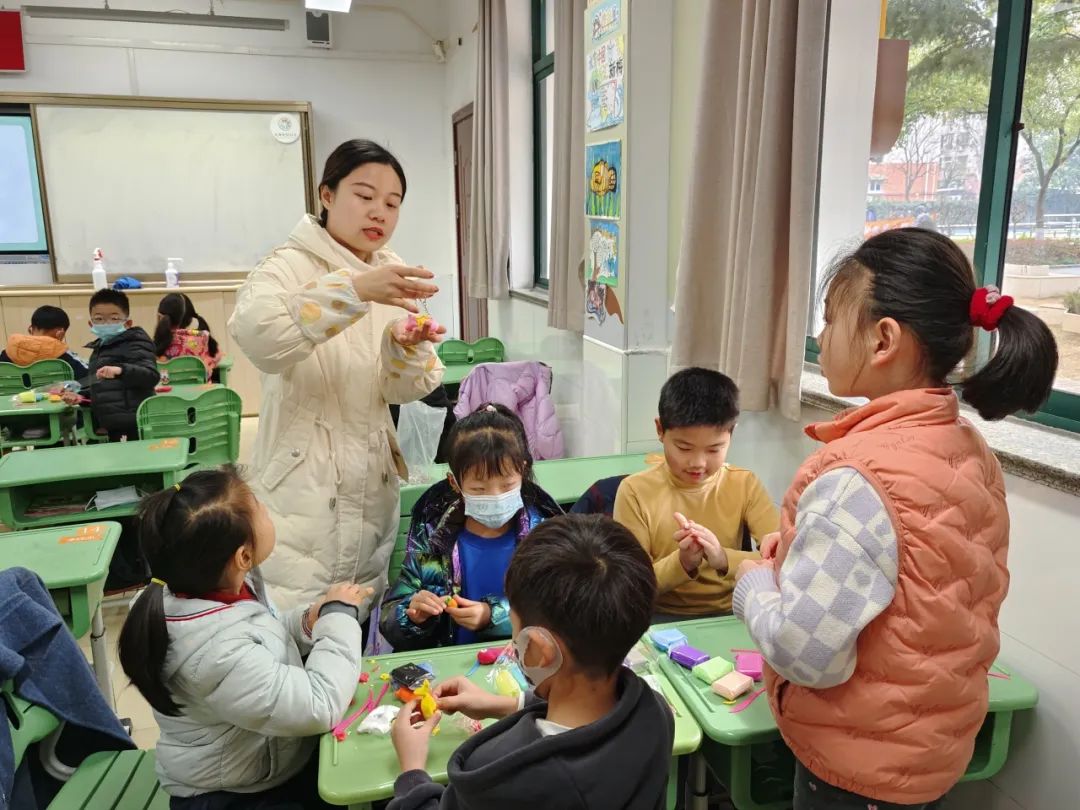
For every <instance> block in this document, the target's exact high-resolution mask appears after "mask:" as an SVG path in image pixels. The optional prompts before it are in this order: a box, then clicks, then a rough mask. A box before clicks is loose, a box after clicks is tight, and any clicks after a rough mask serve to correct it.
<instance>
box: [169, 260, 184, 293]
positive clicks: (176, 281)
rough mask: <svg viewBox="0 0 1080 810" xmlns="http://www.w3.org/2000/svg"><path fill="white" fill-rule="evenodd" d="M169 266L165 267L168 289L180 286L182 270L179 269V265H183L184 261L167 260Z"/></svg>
mask: <svg viewBox="0 0 1080 810" xmlns="http://www.w3.org/2000/svg"><path fill="white" fill-rule="evenodd" d="M165 261H166V262H168V265H167V266H166V267H165V286H166V287H168V288H170V289H171V288H173V287H179V286H180V269H179V268H178V267H177V265H179V264H183V263H184V260H183V259H166V260H165Z"/></svg>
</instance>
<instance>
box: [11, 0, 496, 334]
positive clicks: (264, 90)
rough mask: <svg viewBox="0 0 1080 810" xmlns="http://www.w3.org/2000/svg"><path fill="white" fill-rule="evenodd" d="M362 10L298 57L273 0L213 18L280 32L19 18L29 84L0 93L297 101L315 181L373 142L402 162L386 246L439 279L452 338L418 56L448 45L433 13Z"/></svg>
mask: <svg viewBox="0 0 1080 810" xmlns="http://www.w3.org/2000/svg"><path fill="white" fill-rule="evenodd" d="M35 3H37V0H35ZM67 3H68V0H41V2H40V3H39V4H43V5H65V4H67ZM18 5H19V3H15V7H17V6H18ZM364 5H365V4H363V3H360V2H355V3H354V4H353V9H352V12H351V13H350V14H347V15H334V19H333V31H332V36H333V40H334V47H333V48H332V49H329V50H325V49H319V48H312V47H309V46H308V45H307V41H306V38H305V33H304V9H303V4H302V3H299V2H285V1H284V0H245V2H244V3H242V4H240V5H236V4H226V6H225V8H224V10H222V9H221V8H220V6H218V7H217V12H218V13H223V14H231V15H243V16H253V17H275V18H287V19H288V20H289V21H290V28H289V30H288V31H285V32H267V31H246V30H241V29H227V28H204V27H198V26H173V25H148V24H135V23H98V22H88V21H83V22H79V21H66V20H45V19H40V18H34V17H28V18H26V19H25V31H26V40H27V63H28V72H27V73H25V74H0V91H16V92H57V93H75V94H112V95H145V96H174V97H190V98H227V99H237V100H246V99H251V100H264V99H269V100H290V101H291V100H297V101H310V102H311V103H312V106H313V126H314V131H315V162H316V164H317V165H316V174H318V173H320V172H321V170H322V163H323V161H324V160H325V158H326V156H327V155H328V154H329V152H330V151H331V150H332V149H333V148H334V147H335V146H336V145H337V144H339V143H340V142H342V141H344V140H347V139H349V138H354V137H369V138H372V139H375V140H378V141H380V142H382V143H384V144H386V145H387V146H389V147H390V148H391V149H392V150H393V151H394V152H395V153H396V154H397V155H398V157H399V158H400V159H401V161H402V163H403V164H404V167H405V171H406V174H407V176H408V179H409V192H408V200H407V201H406V204H405V206H404V208H403V209H402V217H401V223H400V225H399V227H398V230H397V234H396V235H395V237H394V239H393V243H392V244H393V247H394V248H395V249H396V250H397V251H398V252H399V253H400V254H401V255H402V256H403V257H404V258H405V260H406V261H408V262H411V263H415V264H423V265H425V266H427V267H428V268H430V269H432V270H433V271H434V272H435V273H436V274H437V276H439V283H440V285H441V286H443V287H444V292H443V293H440V295H439V296H438V297H437V298H436V299H435V300H434V301H433V302H432V306H431V310H432V314H433V315H435V317H436V318H438V319H439V320H441V321H444V322H446V323H447V324H454V327H455V330H456V324H457V320H456V318H457V314H456V307H455V306H454V305H453V302H454V286H453V284H454V276H455V275H456V272H457V267H456V265H457V256H456V248H455V235H454V193H453V158H452V154H451V140H450V128H449V123H450V116H451V113H452V110H451V108H450V107H449V105H448V103H447V99H446V73H447V68H446V66H445V65H443V64H440V63H438V62H437V61H436V60H435V57H434V55H433V53H432V50H431V41H432V39H443V38H445V37H446V36H447V34H446V29H447V16H446V5H445V4H444V3H443V2H442V0H399V2H397V3H396V4H395V6H396V7H397V8H398V10H399V11H402V12H405V13H407V14H408V15H410V16H411V17H412V18H413V20H415V21H416V22H413V21H411V20H410V19H408V17H406V16H404V15H403V14H401V13H394V12H393V11H386V10H382V9H375V8H371V9H367V10H365V9H364ZM474 5H475V4H474ZM123 6H124V7H125V8H133V9H144V10H155V11H168V10H174V9H179V10H185V11H191V12H197V13H206V9H207V4H206V2H205V0H128V2H125V3H124V4H123ZM11 7H13V6H12V4H11V3H9V4H8V8H11ZM418 24H419V27H418ZM470 27H471V26H470ZM420 28H424V29H426V33H425V31H422V30H420ZM455 109H456V108H455ZM285 236H286V234H282V239H284V238H285ZM103 247H104V248H105V249H106V252H107V250H108V246H107V245H105V246H103ZM43 272H44V275H43V276H42V274H41V271H40V270H39V271H38V273H37V275H36V276H31V275H30V273H29V271H28V269H27V268H25V267H20V268H18V269H12V268H10V267H9V268H4V269H0V284H3V283H8V284H11V283H40V282H46V283H47V282H48V281H50V277H49V275H48V270H47V268H45V269H44V271H43ZM27 278H29V280H28V281H23V279H27Z"/></svg>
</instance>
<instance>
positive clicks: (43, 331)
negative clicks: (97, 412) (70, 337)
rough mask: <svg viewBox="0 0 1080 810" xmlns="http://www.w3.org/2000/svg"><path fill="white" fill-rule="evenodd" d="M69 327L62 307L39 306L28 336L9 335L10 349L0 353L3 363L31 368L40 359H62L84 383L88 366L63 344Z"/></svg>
mask: <svg viewBox="0 0 1080 810" xmlns="http://www.w3.org/2000/svg"><path fill="white" fill-rule="evenodd" d="M70 328H71V320H70V319H69V318H68V314H67V313H66V312H64V310H62V309H60V307H53V306H48V305H46V306H43V307H38V308H37V309H35V310H34V314H33V315H31V316H30V328H29V329H28V330H27V332H28V333H29V334H26V335H20V334H18V333H15V334H12V335H9V336H8V344H7V349H6V350H4V351H3V352H0V363H14V364H15V365H17V366H29V365H30V364H31V363H36V362H37V361H38V360H63V361H64V362H65V363H67V364H68V365H69V366H71V372H72V375H73V378H74V379H76V380H81V379H82V378H83V377H85V376H86V365H85V364H84V363H83V362H82V361H81V360H80V359H79V358H78V357H76V356H75V355H74V354H73V353H72V352H71V350H70V349H69V348H68V345H67V343H66V342H65V341H64V339H65V338H66V337H67V331H68V329H70Z"/></svg>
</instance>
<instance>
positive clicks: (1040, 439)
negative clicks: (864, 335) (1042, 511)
mask: <svg viewBox="0 0 1080 810" xmlns="http://www.w3.org/2000/svg"><path fill="white" fill-rule="evenodd" d="M802 401H803V403H804V404H806V405H810V406H813V407H816V408H821V409H822V410H825V411H829V412H831V413H838V412H839V411H842V410H844V409H845V408H850V407H852V406H854V405H859V404H861V401H859V400H854V399H845V398H843V397H837V396H834V395H832V394H830V393H829V386H828V383H826V381H825V378H824V377H823V376H821V372H820V371H819V370H818V367H817V366H814V365H810V364H807V365H806V366H805V367H804V370H803V375H802ZM960 410H961V413H963V415H964V417H965V418H967V419H969V420H971V422H972V423H973V424H975V426H976V427H978V428H979V432H980V433H982V435H983V437H984V438H985V439H986V441H987V443H988V444H989V445H990V447H991V449H992V450H993V451H994V454H995V455H996V456H997V457H998V461H1000V462H1001V467H1002V469H1003V470H1005V472H1007V473H1011V474H1013V475H1018V476H1020V477H1021V478H1027V479H1029V480H1031V481H1035V482H1036V483H1039V484H1043V485H1044V486H1048V487H1053V488H1054V489H1057V490H1061V491H1062V492H1066V493H1068V494H1070V495H1077V496H1080V435H1077V434H1075V433H1070V432H1069V431H1066V430H1057V429H1055V428H1051V427H1045V426H1043V425H1039V424H1035V423H1034V422H1028V421H1026V420H1023V419H1016V418H1013V417H1009V418H1007V419H1002V420H1001V421H999V422H987V421H986V420H985V419H983V418H982V417H980V416H979V415H978V414H977V413H975V411H973V410H972V409H971V408H969V407H968V406H966V405H964V404H962V403H961V405H960Z"/></svg>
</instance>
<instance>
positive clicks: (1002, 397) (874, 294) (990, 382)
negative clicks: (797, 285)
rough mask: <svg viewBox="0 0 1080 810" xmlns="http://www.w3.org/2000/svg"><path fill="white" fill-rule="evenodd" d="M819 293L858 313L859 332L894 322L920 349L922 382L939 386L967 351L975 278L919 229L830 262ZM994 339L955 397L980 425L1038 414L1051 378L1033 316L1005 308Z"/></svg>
mask: <svg viewBox="0 0 1080 810" xmlns="http://www.w3.org/2000/svg"><path fill="white" fill-rule="evenodd" d="M825 286H826V289H828V297H829V299H830V301H836V300H842V301H843V302H848V303H853V304H854V305H856V306H858V307H859V310H858V313H859V320H860V324H863V325H865V324H869V323H870V322H872V321H877V320H879V319H881V318H893V319H895V320H896V321H897V322H898V323H900V324H901V325H903V326H906V327H907V328H909V329H910V330H911V331H912V333H913V334H914V335H915V336H916V337H917V338H918V340H919V343H920V344H921V345H922V349H923V355H924V361H925V372H926V374H927V376H929V377H930V378H931V379H933V380H934V381H935V382H936V383H938V384H945V382H946V379H947V378H948V377H949V375H950V373H952V372H953V370H954V369H955V368H956V367H957V365H959V363H960V361H961V360H963V359H964V358H965V356H966V355H967V354H968V352H969V351H970V350H971V348H972V345H973V343H974V340H975V332H974V329H973V327H972V324H971V315H970V307H971V298H972V296H973V295H974V294H975V274H974V272H973V271H972V268H971V264H970V263H969V262H968V259H967V256H965V255H964V253H963V251H962V250H960V248H959V247H957V245H956V243H955V242H953V241H952V240H951V239H949V238H948V237H947V236H942V235H941V234H939V233H936V232H934V231H928V230H924V229H922V228H897V229H895V230H891V231H885V232H884V233H880V234H878V235H877V236H874V237H871V238H870V239H867V240H866V241H865V242H863V243H862V244H861V245H860V246H859V247H858V248H857V249H856V250H855V251H853V252H852V253H848V254H845V255H843V256H841V257H839V258H838V259H836V260H835V261H834V262H833V265H832V267H831V269H830V270H829V272H828V274H827V275H826V277H825ZM997 337H998V340H997V350H996V351H995V352H994V355H993V357H991V358H990V360H989V362H988V363H987V364H986V365H985V366H983V367H982V368H981V369H979V370H978V371H977V372H975V373H974V374H973V375H971V376H969V377H967V378H966V379H964V380H963V381H962V382H960V383H959V388H960V392H961V396H962V397H963V399H964V401H965V402H967V403H969V404H970V405H971V406H972V407H974V408H975V410H977V411H978V412H979V415H980V416H982V417H983V418H984V419H1002V418H1004V417H1006V416H1008V415H1009V414H1012V413H1016V412H1017V411H1020V410H1024V411H1029V412H1031V411H1037V410H1038V409H1039V407H1040V406H1041V405H1042V404H1043V403H1044V402H1046V399H1047V397H1049V396H1050V392H1051V390H1052V389H1053V385H1054V375H1055V373H1056V372H1057V364H1058V350H1057V343H1055V341H1054V335H1053V333H1052V332H1051V331H1050V328H1049V327H1048V326H1047V325H1046V324H1045V323H1043V322H1042V320H1041V319H1039V318H1038V317H1037V316H1036V315H1034V314H1033V313H1031V312H1028V311H1027V310H1026V309H1024V308H1023V307H1019V306H1011V307H1009V308H1008V309H1007V310H1006V311H1005V313H1004V314H1003V315H1002V317H1001V320H1000V321H999V322H998V326H997Z"/></svg>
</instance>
